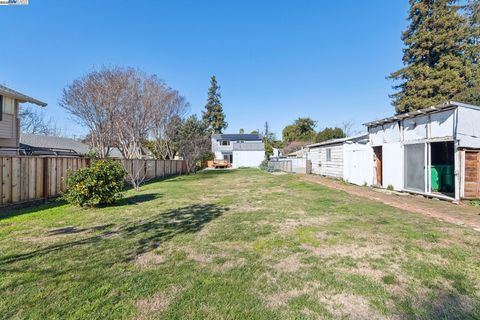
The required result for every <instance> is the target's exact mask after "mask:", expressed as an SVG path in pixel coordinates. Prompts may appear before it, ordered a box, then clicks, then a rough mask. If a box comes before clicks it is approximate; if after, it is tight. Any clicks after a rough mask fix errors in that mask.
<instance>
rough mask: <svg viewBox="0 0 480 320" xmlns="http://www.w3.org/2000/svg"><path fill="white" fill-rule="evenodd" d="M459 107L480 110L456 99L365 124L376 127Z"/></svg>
mask: <svg viewBox="0 0 480 320" xmlns="http://www.w3.org/2000/svg"><path fill="white" fill-rule="evenodd" d="M458 107H462V108H469V109H475V110H478V111H480V107H478V106H474V105H471V104H466V103H461V102H456V101H449V102H446V103H443V104H439V105H436V106H432V107H429V108H425V109H421V110H416V111H412V112H409V113H404V114H398V115H395V116H393V117H388V118H384V119H380V120H375V121H371V122H367V123H364V125H365V126H367V127H369V128H370V127H376V126H381V125H383V124H387V123H392V122H397V121H400V120H404V119H409V118H415V117H419V116H422V115H425V114H429V113H433V112H439V111H442V110H447V109H452V108H458Z"/></svg>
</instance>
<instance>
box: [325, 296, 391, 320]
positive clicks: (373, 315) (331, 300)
mask: <svg viewBox="0 0 480 320" xmlns="http://www.w3.org/2000/svg"><path fill="white" fill-rule="evenodd" d="M319 300H320V302H322V303H323V304H324V305H325V306H326V308H327V310H328V312H330V313H331V314H332V315H333V316H334V317H335V318H336V319H340V318H347V319H357V320H363V319H364V320H373V319H385V317H384V316H381V315H380V314H378V313H377V312H376V311H375V310H374V309H373V308H372V307H370V303H369V302H368V300H367V299H365V298H363V297H360V296H356V295H352V294H346V293H341V294H333V295H325V296H322V297H320V299H319Z"/></svg>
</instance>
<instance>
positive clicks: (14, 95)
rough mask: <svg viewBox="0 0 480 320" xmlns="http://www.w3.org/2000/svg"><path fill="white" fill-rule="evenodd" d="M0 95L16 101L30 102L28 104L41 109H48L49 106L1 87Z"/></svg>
mask: <svg viewBox="0 0 480 320" xmlns="http://www.w3.org/2000/svg"><path fill="white" fill-rule="evenodd" d="M0 95H4V96H6V97H11V98H14V99H17V100H18V101H20V102H28V103H33V104H36V105H38V106H41V107H46V106H47V104H46V103H45V102H42V101H40V100H37V99H34V98H32V97H29V96H27V95H26V94H23V93H20V92H18V91H15V90H13V89H10V88H8V87H5V86H2V85H0Z"/></svg>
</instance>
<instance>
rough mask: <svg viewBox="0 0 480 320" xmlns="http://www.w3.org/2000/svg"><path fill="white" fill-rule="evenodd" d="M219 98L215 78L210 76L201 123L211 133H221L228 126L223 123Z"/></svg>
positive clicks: (218, 88)
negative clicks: (202, 122) (204, 124)
mask: <svg viewBox="0 0 480 320" xmlns="http://www.w3.org/2000/svg"><path fill="white" fill-rule="evenodd" d="M221 98H222V96H221V94H220V86H219V85H218V84H217V78H216V77H215V76H212V78H211V79H210V88H209V89H208V97H207V104H206V105H205V111H204V112H203V121H205V123H206V124H207V125H208V128H209V130H210V131H211V132H212V133H222V131H223V130H224V129H226V128H227V126H228V123H227V122H226V121H225V113H224V112H223V107H222V102H221V101H220V99H221Z"/></svg>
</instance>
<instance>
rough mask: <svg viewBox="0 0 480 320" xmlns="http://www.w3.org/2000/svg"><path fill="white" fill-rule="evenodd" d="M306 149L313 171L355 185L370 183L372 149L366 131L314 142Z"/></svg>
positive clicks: (371, 176) (371, 175)
mask: <svg viewBox="0 0 480 320" xmlns="http://www.w3.org/2000/svg"><path fill="white" fill-rule="evenodd" d="M308 148H309V152H308V159H309V160H310V161H311V162H312V173H314V174H318V175H322V176H327V177H333V178H338V179H344V180H345V181H348V182H350V183H354V184H358V185H365V184H366V185H371V184H372V183H373V168H372V165H371V163H372V159H373V151H372V148H371V147H370V145H369V144H368V135H367V134H363V135H359V136H355V137H349V138H344V139H334V140H329V141H325V142H321V143H316V144H312V145H309V146H308Z"/></svg>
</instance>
